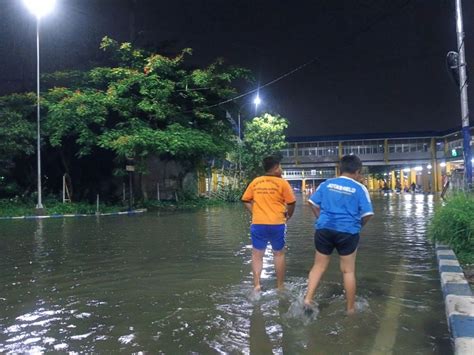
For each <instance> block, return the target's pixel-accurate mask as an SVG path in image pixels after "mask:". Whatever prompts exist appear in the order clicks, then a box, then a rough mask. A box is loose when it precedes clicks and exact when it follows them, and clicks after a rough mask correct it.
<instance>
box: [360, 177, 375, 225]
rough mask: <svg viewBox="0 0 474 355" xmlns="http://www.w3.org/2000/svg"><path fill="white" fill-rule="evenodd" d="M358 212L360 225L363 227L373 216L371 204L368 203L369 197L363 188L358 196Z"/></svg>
mask: <svg viewBox="0 0 474 355" xmlns="http://www.w3.org/2000/svg"><path fill="white" fill-rule="evenodd" d="M359 211H360V213H361V218H360V223H361V226H362V227H363V226H365V225H366V224H367V222H368V221H369V219H371V218H372V217H373V215H374V210H373V207H372V202H371V201H370V195H369V192H368V191H367V188H366V187H365V186H363V187H362V191H361V193H360V195H359Z"/></svg>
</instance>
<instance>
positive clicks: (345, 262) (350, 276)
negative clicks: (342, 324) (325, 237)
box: [340, 251, 357, 314]
mask: <svg viewBox="0 0 474 355" xmlns="http://www.w3.org/2000/svg"><path fill="white" fill-rule="evenodd" d="M356 254H357V251H355V252H353V253H352V254H350V255H344V256H341V257H340V266H341V272H342V277H343V279H344V290H345V291H346V299H347V314H353V313H354V312H355V294H356V278H355V261H356Z"/></svg>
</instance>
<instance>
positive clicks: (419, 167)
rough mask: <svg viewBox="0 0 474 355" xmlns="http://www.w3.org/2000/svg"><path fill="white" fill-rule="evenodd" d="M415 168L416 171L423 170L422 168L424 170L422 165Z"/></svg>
mask: <svg viewBox="0 0 474 355" xmlns="http://www.w3.org/2000/svg"><path fill="white" fill-rule="evenodd" d="M415 170H416V171H422V170H423V167H422V166H416V167H415Z"/></svg>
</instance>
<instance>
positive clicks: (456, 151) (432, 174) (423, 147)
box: [281, 127, 474, 192]
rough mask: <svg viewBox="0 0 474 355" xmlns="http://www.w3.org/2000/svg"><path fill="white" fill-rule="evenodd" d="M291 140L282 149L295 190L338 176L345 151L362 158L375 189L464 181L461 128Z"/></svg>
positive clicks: (434, 187) (436, 187) (433, 187)
mask: <svg viewBox="0 0 474 355" xmlns="http://www.w3.org/2000/svg"><path fill="white" fill-rule="evenodd" d="M472 135H474V129H473V128H472V127H471V136H472ZM288 143H289V144H288V148H287V149H284V150H282V152H281V153H282V155H283V160H282V167H283V170H284V175H283V177H284V178H285V179H287V180H289V181H290V183H291V184H292V186H293V187H294V188H295V189H301V190H302V191H306V192H310V191H312V190H314V188H315V187H317V185H319V184H320V183H321V182H322V181H324V180H326V179H328V178H332V177H335V176H337V175H338V174H339V171H338V161H339V159H340V157H342V156H344V155H347V154H355V155H357V156H359V157H360V159H361V160H362V162H363V164H364V170H363V172H364V176H365V185H366V186H367V188H368V189H369V190H372V191H376V190H380V189H384V188H385V189H389V190H408V189H410V188H412V187H413V188H414V187H415V186H416V189H418V190H422V191H423V192H440V191H442V189H443V186H444V185H445V184H446V182H447V181H448V180H449V181H450V184H462V175H463V171H464V164H463V140H462V134H461V131H460V130H452V131H445V132H416V133H393V134H388V133H387V134H364V135H341V136H313V137H290V138H288ZM472 143H473V141H471V146H472Z"/></svg>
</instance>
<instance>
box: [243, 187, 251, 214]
mask: <svg viewBox="0 0 474 355" xmlns="http://www.w3.org/2000/svg"><path fill="white" fill-rule="evenodd" d="M240 200H241V201H242V202H243V204H244V206H245V208H246V209H247V211H249V212H250V214H252V207H253V189H252V184H251V183H250V184H249V186H247V188H246V189H245V192H244V194H243V195H242V197H241V199H240Z"/></svg>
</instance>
